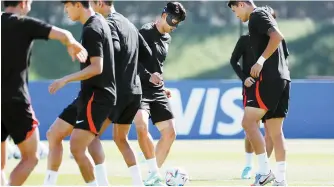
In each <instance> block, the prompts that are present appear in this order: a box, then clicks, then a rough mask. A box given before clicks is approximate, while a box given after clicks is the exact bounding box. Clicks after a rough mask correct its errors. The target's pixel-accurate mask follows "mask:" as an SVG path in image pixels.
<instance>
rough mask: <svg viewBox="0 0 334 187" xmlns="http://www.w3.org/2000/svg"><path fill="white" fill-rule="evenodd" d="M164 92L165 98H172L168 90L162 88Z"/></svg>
mask: <svg viewBox="0 0 334 187" xmlns="http://www.w3.org/2000/svg"><path fill="white" fill-rule="evenodd" d="M164 92H165V94H166V95H167V98H171V97H172V92H171V91H170V90H169V89H167V88H164Z"/></svg>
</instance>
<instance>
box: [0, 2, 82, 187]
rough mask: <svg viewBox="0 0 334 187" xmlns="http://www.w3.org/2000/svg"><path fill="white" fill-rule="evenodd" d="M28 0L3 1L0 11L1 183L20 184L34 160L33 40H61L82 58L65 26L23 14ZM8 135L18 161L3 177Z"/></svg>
mask: <svg viewBox="0 0 334 187" xmlns="http://www.w3.org/2000/svg"><path fill="white" fill-rule="evenodd" d="M31 3H32V1H29V0H28V1H4V2H3V4H4V7H5V12H3V13H2V14H1V32H2V33H1V36H2V41H1V45H2V48H1V52H2V56H1V100H2V103H1V185H7V184H8V185H10V186H20V185H22V184H23V183H24V182H25V180H26V179H27V178H28V176H29V175H30V173H31V172H32V171H33V169H34V168H35V166H36V165H37V163H38V156H37V149H38V143H39V131H38V120H37V119H36V117H35V114H34V111H33V109H32V107H31V100H30V96H29V91H28V67H29V65H30V56H31V48H32V43H33V41H34V40H37V39H43V40H48V39H52V40H58V41H60V42H62V43H63V44H64V45H65V46H66V47H67V50H68V52H69V54H70V56H71V57H72V59H73V60H74V59H75V58H77V59H78V60H80V61H85V60H86V58H87V51H86V50H85V49H84V48H83V47H82V46H81V44H80V43H79V42H77V41H76V40H75V39H74V37H73V36H72V34H71V33H70V32H68V31H66V30H63V29H60V28H57V27H55V26H52V25H49V24H47V23H45V22H43V21H40V20H38V19H34V18H31V17H28V16H26V15H27V14H28V12H29V11H30V10H31ZM8 136H11V137H12V138H13V140H14V143H15V144H16V145H17V146H18V148H19V150H20V152H21V156H22V157H21V161H20V162H19V163H18V165H17V166H16V167H15V168H14V170H13V171H12V172H11V174H10V177H9V181H8V183H7V182H6V179H5V174H4V168H5V164H6V139H7V137H8Z"/></svg>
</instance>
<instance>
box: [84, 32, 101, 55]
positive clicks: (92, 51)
mask: <svg viewBox="0 0 334 187" xmlns="http://www.w3.org/2000/svg"><path fill="white" fill-rule="evenodd" d="M103 40H104V37H103V35H102V33H101V32H100V31H96V30H95V29H93V28H91V27H87V28H85V30H84V33H83V46H84V47H85V48H86V50H87V52H88V56H89V57H102V58H103Z"/></svg>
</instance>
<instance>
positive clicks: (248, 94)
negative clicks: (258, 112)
mask: <svg viewBox="0 0 334 187" xmlns="http://www.w3.org/2000/svg"><path fill="white" fill-rule="evenodd" d="M252 92H254V93H255V85H253V86H251V87H249V88H248V87H245V86H244V87H243V90H242V103H243V107H244V108H245V107H246V106H247V98H249V97H252V95H253V93H252ZM261 121H262V123H264V122H265V121H266V120H265V118H264V117H263V118H262V120H261Z"/></svg>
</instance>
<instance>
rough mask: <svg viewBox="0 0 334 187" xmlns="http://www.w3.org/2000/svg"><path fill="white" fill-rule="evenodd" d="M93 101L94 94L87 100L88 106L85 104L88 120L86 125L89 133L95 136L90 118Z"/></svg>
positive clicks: (91, 118)
mask: <svg viewBox="0 0 334 187" xmlns="http://www.w3.org/2000/svg"><path fill="white" fill-rule="evenodd" d="M93 100H94V93H93V95H92V97H91V98H90V99H89V101H88V104H87V119H88V124H89V129H90V131H91V132H93V133H95V134H97V131H96V128H95V124H94V121H93V116H92V102H93Z"/></svg>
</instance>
